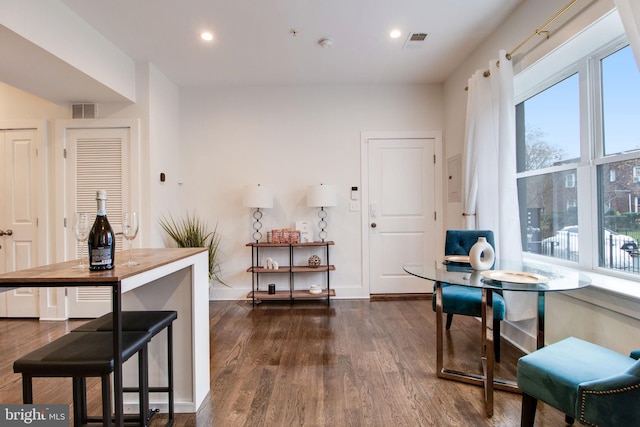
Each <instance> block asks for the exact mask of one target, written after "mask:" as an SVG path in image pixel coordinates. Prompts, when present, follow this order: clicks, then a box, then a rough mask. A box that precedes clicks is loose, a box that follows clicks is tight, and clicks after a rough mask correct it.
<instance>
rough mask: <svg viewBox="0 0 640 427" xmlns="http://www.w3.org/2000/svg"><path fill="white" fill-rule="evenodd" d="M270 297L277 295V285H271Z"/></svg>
mask: <svg viewBox="0 0 640 427" xmlns="http://www.w3.org/2000/svg"><path fill="white" fill-rule="evenodd" d="M268 292H269V295H275V293H276V284H275V283H269V291H268Z"/></svg>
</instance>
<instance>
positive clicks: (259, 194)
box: [242, 184, 273, 209]
mask: <svg viewBox="0 0 640 427" xmlns="http://www.w3.org/2000/svg"><path fill="white" fill-rule="evenodd" d="M242 205H243V206H246V207H248V208H261V209H271V208H273V193H272V192H271V190H270V189H269V188H267V187H263V186H261V185H260V184H258V185H247V186H246V187H245V188H244V194H243V197H242Z"/></svg>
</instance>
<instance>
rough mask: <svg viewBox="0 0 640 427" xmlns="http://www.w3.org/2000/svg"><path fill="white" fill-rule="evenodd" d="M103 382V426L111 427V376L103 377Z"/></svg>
mask: <svg viewBox="0 0 640 427" xmlns="http://www.w3.org/2000/svg"><path fill="white" fill-rule="evenodd" d="M101 380H102V425H103V426H104V427H111V379H110V378H109V374H104V375H102V376H101Z"/></svg>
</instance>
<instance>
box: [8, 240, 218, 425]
mask: <svg viewBox="0 0 640 427" xmlns="http://www.w3.org/2000/svg"><path fill="white" fill-rule="evenodd" d="M125 257H128V252H117V253H116V267H115V268H114V269H113V270H107V271H89V270H74V269H73V268H72V267H74V266H75V265H77V264H78V261H77V260H74V261H68V262H62V263H58V264H52V265H46V266H41V267H36V268H30V269H27V270H19V271H15V272H13V273H6V274H0V291H5V290H9V289H14V288H20V287H23V288H31V287H67V286H69V287H76V286H108V287H110V288H111V289H112V304H113V313H114V316H113V319H114V325H113V327H114V331H115V333H114V334H113V338H114V339H113V350H114V352H113V354H114V356H115V369H114V373H113V390H114V406H115V408H114V410H115V417H116V418H115V421H116V422H115V424H116V425H117V426H122V425H124V412H125V404H124V396H123V393H122V389H123V377H125V378H126V377H130V376H131V375H128V374H127V375H123V366H122V310H124V309H126V310H176V311H177V312H178V319H177V320H176V321H175V323H174V373H175V384H174V386H175V398H176V412H187V413H190V412H196V411H197V410H198V408H199V407H200V405H201V404H202V401H203V400H204V398H205V397H206V395H207V394H208V393H209V388H210V381H209V305H208V301H209V275H208V271H209V269H208V262H209V261H208V253H207V249H206V248H185V249H172V248H163V249H137V250H134V251H133V258H134V259H135V260H136V261H138V262H139V263H140V264H139V265H136V266H132V267H125V266H122V265H121V264H122V263H123V259H122V258H125ZM119 258H120V259H119ZM157 345H159V346H161V347H162V348H164V347H166V341H165V342H164V343H162V342H158V343H157ZM133 377H134V378H135V377H136V375H133ZM159 377H160V376H159ZM150 378H155V377H154V374H153V372H152V373H151V374H150ZM160 378H162V377H160ZM152 403H155V402H152ZM127 406H128V405H127ZM165 406H166V404H165Z"/></svg>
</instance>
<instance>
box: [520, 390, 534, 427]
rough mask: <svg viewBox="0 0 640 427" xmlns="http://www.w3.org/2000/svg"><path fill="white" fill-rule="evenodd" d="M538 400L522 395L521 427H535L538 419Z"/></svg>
mask: <svg viewBox="0 0 640 427" xmlns="http://www.w3.org/2000/svg"><path fill="white" fill-rule="evenodd" d="M537 405H538V399H536V398H534V397H532V396H529V395H528V394H526V393H522V414H521V416H520V427H533V422H534V420H535V418H536V406H537Z"/></svg>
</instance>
